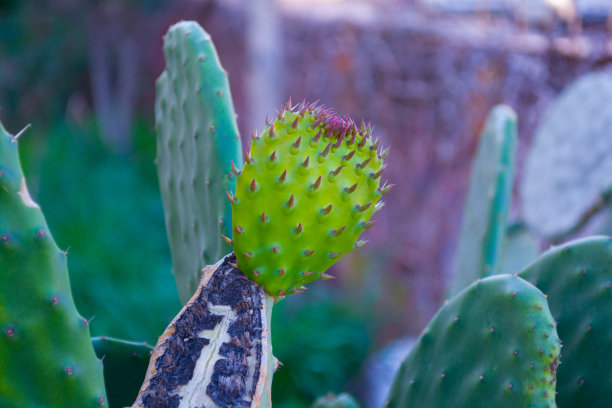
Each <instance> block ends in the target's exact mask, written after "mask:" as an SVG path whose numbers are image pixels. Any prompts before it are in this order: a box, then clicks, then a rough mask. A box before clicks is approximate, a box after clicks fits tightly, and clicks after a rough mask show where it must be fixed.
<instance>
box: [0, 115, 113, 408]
mask: <svg viewBox="0 0 612 408" xmlns="http://www.w3.org/2000/svg"><path fill="white" fill-rule="evenodd" d="M0 281H1V282H2V284H0V406H1V407H3V408H23V407H32V408H37V407H40V408H42V407H92V408H93V407H108V404H107V402H106V395H105V391H104V380H103V377H102V363H101V362H100V360H98V359H97V358H96V355H95V354H94V350H93V347H92V345H91V340H90V338H89V327H88V322H87V320H85V319H84V318H83V317H81V316H79V313H78V312H77V310H76V307H75V305H74V302H73V299H72V293H71V292H70V282H69V279H68V269H67V266H66V253H65V252H63V251H60V250H59V248H58V247H57V245H56V244H55V241H54V240H53V238H52V237H51V233H50V232H49V228H48V226H47V223H46V221H45V218H44V216H43V214H42V212H41V210H40V208H39V206H38V204H36V203H35V202H34V201H33V200H32V198H31V197H30V195H29V193H28V190H27V187H26V182H25V178H24V176H23V173H22V171H21V166H20V163H19V157H18V152H17V139H16V138H15V137H13V136H11V135H9V134H8V133H7V132H6V130H5V129H4V127H2V125H1V124H0Z"/></svg>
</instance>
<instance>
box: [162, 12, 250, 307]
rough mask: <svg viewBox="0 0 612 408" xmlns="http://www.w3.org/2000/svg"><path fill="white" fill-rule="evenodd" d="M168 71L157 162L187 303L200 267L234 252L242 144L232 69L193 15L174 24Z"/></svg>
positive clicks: (164, 77)
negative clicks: (232, 200)
mask: <svg viewBox="0 0 612 408" xmlns="http://www.w3.org/2000/svg"><path fill="white" fill-rule="evenodd" d="M164 55H165V57H166V70H165V71H164V72H163V73H162V74H161V76H160V77H159V79H158V80H157V88H156V103H155V118H156V129H157V145H158V149H157V152H158V155H157V165H158V174H159V184H160V189H161V193H162V199H163V204H164V211H165V215H166V225H167V231H168V239H169V241H170V249H171V252H172V262H173V272H174V275H175V278H176V282H177V287H178V290H179V295H180V297H181V299H182V300H183V302H185V301H186V300H187V299H189V298H190V297H191V295H192V294H193V293H194V291H195V290H196V288H197V287H198V283H199V276H200V271H201V270H202V268H203V267H204V265H207V264H213V263H215V262H216V261H217V260H218V259H219V258H220V257H221V256H223V255H225V254H226V253H228V252H229V251H230V248H229V246H227V245H226V244H225V242H224V241H223V240H222V239H221V234H222V233H223V234H224V235H225V236H228V237H231V206H230V205H229V204H228V203H227V202H226V201H225V199H224V197H225V192H226V191H233V190H234V188H235V178H234V174H233V173H232V171H231V163H232V161H233V162H234V163H236V164H237V165H240V161H239V160H240V158H241V150H242V148H241V145H240V137H239V135H238V129H237V126H236V114H235V113H234V107H233V103H232V98H231V94H230V89H229V83H228V80H227V74H226V72H225V70H224V69H223V67H222V66H221V64H220V62H219V59H218V57H217V53H216V51H215V48H214V45H213V43H212V42H211V40H210V37H209V35H208V34H207V33H206V32H205V31H204V30H203V29H202V28H201V27H200V26H199V25H198V24H197V23H195V22H192V21H184V22H181V23H178V24H175V25H174V26H172V27H171V28H170V30H169V31H168V33H167V34H166V36H165V38H164Z"/></svg>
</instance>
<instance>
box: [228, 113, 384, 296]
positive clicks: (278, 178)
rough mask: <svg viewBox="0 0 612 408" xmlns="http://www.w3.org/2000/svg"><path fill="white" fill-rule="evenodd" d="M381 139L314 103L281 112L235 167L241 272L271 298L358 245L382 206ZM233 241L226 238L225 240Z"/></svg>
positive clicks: (234, 204)
mask: <svg viewBox="0 0 612 408" xmlns="http://www.w3.org/2000/svg"><path fill="white" fill-rule="evenodd" d="M379 145H380V140H376V141H374V140H372V135H371V128H370V127H369V126H365V125H364V124H363V123H362V125H361V127H360V128H358V127H357V126H356V125H355V123H354V122H353V121H352V120H351V119H350V118H349V117H347V116H345V117H340V116H338V115H336V114H335V113H334V112H333V111H332V110H330V109H327V110H326V109H324V108H323V107H321V106H316V104H311V105H307V104H305V103H304V102H303V103H302V104H301V105H300V106H295V107H292V106H291V104H290V103H288V104H287V106H286V107H282V108H281V109H280V111H279V113H278V116H277V117H276V118H275V119H274V120H273V121H272V123H268V124H267V126H266V128H265V129H264V131H263V132H262V134H261V135H260V136H256V135H253V141H252V144H251V150H250V152H249V153H246V154H245V163H244V168H243V169H242V171H239V170H238V169H237V168H235V173H236V174H237V187H236V192H235V195H232V194H231V193H228V199H229V200H230V202H231V203H232V224H233V228H234V231H233V242H232V246H233V248H234V252H235V253H236V259H237V261H238V265H239V267H240V270H241V271H243V272H244V273H245V274H246V275H247V276H248V277H249V278H250V279H251V280H253V281H254V282H256V283H258V284H260V285H262V286H264V288H265V289H266V291H267V292H268V293H270V294H272V295H275V296H276V295H278V296H282V295H285V294H288V293H292V292H293V293H297V292H300V291H301V289H300V288H301V285H303V284H305V283H308V282H311V281H314V280H317V279H325V278H327V277H328V275H326V274H324V272H325V271H326V270H327V269H328V268H329V267H330V266H331V265H332V264H333V263H334V262H336V261H337V260H338V259H340V258H341V257H342V256H344V255H346V253H347V252H349V251H351V250H352V249H353V248H355V247H359V246H361V245H363V243H364V242H363V241H360V242H356V240H357V238H358V237H359V235H360V234H361V233H362V232H363V231H364V230H365V229H366V228H369V227H370V226H371V225H373V222H372V221H370V218H371V217H372V215H373V214H374V213H375V212H376V211H377V209H379V208H380V206H381V205H382V203H381V202H380V201H379V199H380V198H381V196H382V195H383V194H384V193H385V192H386V191H387V190H388V188H389V187H382V188H379V185H380V177H381V174H382V171H383V170H384V165H383V156H384V152H381V151H380V149H379ZM228 241H229V239H228Z"/></svg>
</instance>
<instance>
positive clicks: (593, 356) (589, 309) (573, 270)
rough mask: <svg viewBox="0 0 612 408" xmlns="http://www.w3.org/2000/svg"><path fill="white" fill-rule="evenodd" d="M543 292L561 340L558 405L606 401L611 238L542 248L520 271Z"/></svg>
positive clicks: (610, 387)
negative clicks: (561, 360) (546, 248)
mask: <svg viewBox="0 0 612 408" xmlns="http://www.w3.org/2000/svg"><path fill="white" fill-rule="evenodd" d="M520 276H521V277H523V278H525V279H526V280H528V281H530V282H533V283H534V284H536V285H537V287H538V288H539V289H540V290H541V291H542V292H544V293H546V294H547V295H548V302H549V304H550V309H551V311H552V313H553V316H554V317H555V319H556V321H557V323H558V330H559V336H560V337H561V339H562V340H563V364H561V366H560V367H559V371H558V373H557V392H558V394H557V403H558V405H559V407H560V408H565V407H567V408H569V407H591V408H598V407H601V408H603V407H609V406H610V400H612V375H611V371H610V365H612V327H611V326H610V322H611V321H612V289H610V285H611V284H612V240H610V238H609V237H591V238H585V239H581V240H577V241H574V242H569V243H567V244H564V245H562V246H560V247H556V248H553V249H551V250H549V251H547V252H545V253H544V254H543V255H542V256H541V257H540V258H539V259H538V260H537V261H536V262H534V263H533V264H532V265H530V266H529V267H527V268H526V269H525V270H524V271H522V272H521V273H520Z"/></svg>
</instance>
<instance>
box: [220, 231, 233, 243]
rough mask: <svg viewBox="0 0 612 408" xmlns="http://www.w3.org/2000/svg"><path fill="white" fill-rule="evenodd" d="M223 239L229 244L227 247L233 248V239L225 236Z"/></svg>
mask: <svg viewBox="0 0 612 408" xmlns="http://www.w3.org/2000/svg"><path fill="white" fill-rule="evenodd" d="M221 238H223V240H224V241H225V242H226V243H227V245H229V246H232V243H233V241H232V240H231V239H229V238H228V237H226V236H225V235H223V234H221Z"/></svg>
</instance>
